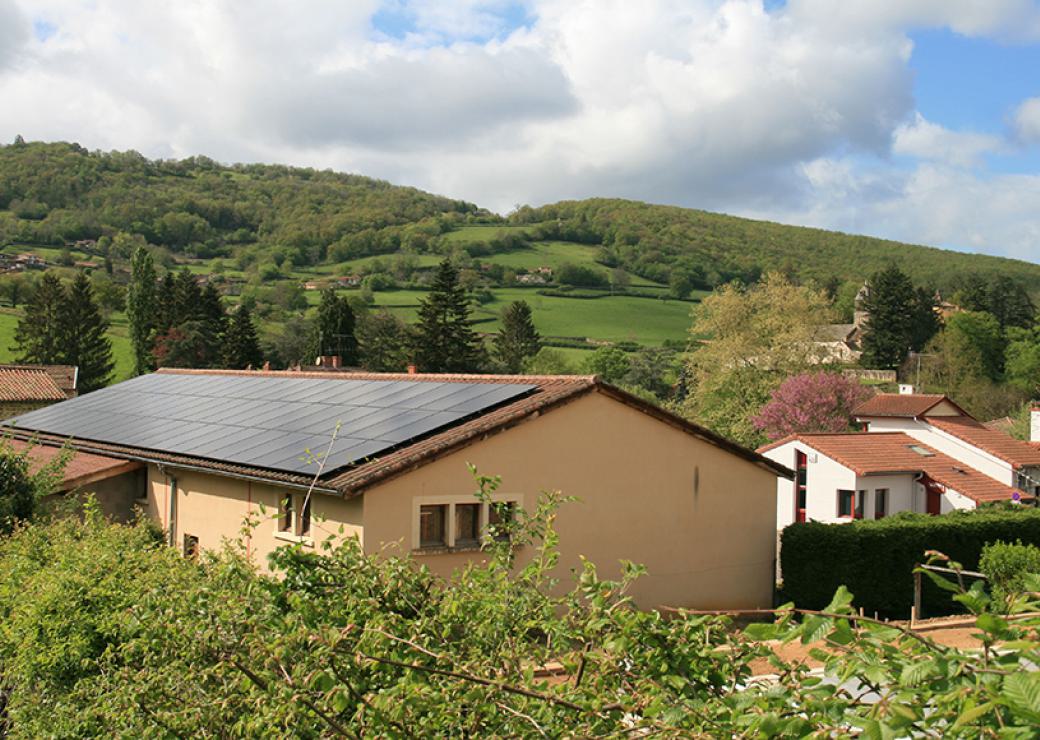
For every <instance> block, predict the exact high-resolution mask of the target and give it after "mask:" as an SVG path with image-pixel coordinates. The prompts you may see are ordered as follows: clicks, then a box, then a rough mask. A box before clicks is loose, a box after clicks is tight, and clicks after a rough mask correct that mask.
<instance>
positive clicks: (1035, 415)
mask: <svg viewBox="0 0 1040 740" xmlns="http://www.w3.org/2000/svg"><path fill="white" fill-rule="evenodd" d="M1029 441H1030V442H1040V402H1038V401H1034V402H1033V405H1032V407H1031V408H1030V409H1029Z"/></svg>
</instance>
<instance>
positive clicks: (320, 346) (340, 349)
mask: <svg viewBox="0 0 1040 740" xmlns="http://www.w3.org/2000/svg"><path fill="white" fill-rule="evenodd" d="M355 324H356V321H355V317H354V310H353V309H352V308H351V307H350V303H348V302H347V299H346V298H343V297H341V296H338V295H336V291H335V290H334V289H332V288H326V289H325V290H323V291H322V292H321V303H319V304H318V320H317V322H316V323H315V325H314V338H313V342H312V345H313V352H312V354H313V355H314V356H315V357H322V356H339V359H340V364H341V365H343V366H344V367H347V366H354V365H357V364H358V341H357V336H356V333H355Z"/></svg>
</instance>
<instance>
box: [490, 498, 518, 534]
mask: <svg viewBox="0 0 1040 740" xmlns="http://www.w3.org/2000/svg"><path fill="white" fill-rule="evenodd" d="M515 507H516V504H515V503H513V502H512V501H496V502H494V503H491V504H489V505H488V525H489V529H490V531H491V536H492V537H494V538H495V539H496V540H508V539H509V532H508V528H507V527H506V526H505V525H507V524H509V523H510V522H512V521H513V517H514V516H515V514H516V510H515Z"/></svg>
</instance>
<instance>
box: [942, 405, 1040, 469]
mask: <svg viewBox="0 0 1040 740" xmlns="http://www.w3.org/2000/svg"><path fill="white" fill-rule="evenodd" d="M925 421H927V422H928V423H929V424H931V425H932V426H933V427H935V428H936V429H939V430H941V431H943V432H946V433H947V434H950V435H953V436H954V437H956V438H957V439H961V440H964V441H965V442H967V443H968V444H970V445H973V446H975V447H978V448H979V449H980V450H982V451H983V452H988V453H989V454H991V455H993V456H994V457H996V458H999V459H1000V460H1003V461H1004V462H1007V463H1011V465H1012V467H1014V468H1021V467H1025V466H1027V465H1040V449H1038V448H1036V447H1034V446H1033V445H1031V444H1029V443H1028V442H1023V441H1022V440H1020V439H1015V438H1014V437H1011V436H1009V435H1007V434H1005V433H1004V432H1002V431H999V430H997V429H990V428H989V427H987V426H986V425H985V424H980V423H979V422H977V421H975V419H972V418H971V417H967V416H929V417H927V418H926V419H925Z"/></svg>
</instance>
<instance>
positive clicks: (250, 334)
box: [224, 306, 264, 370]
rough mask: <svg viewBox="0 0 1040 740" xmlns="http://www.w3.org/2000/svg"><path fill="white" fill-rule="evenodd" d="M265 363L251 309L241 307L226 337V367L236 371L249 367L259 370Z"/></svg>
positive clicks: (233, 318) (234, 316)
mask: <svg viewBox="0 0 1040 740" xmlns="http://www.w3.org/2000/svg"><path fill="white" fill-rule="evenodd" d="M263 362H264V354H263V352H261V350H260V342H259V340H258V339H257V338H256V327H254V326H253V318H252V316H250V314H249V308H248V307H246V306H239V307H238V310H237V311H236V312H235V314H234V315H233V316H232V317H231V323H230V324H229V325H228V329H227V333H226V334H225V335H224V367H228V368H232V369H235V370H242V369H244V368H246V367H249V366H252V367H254V368H258V367H260V366H261V365H262V364H263Z"/></svg>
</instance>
